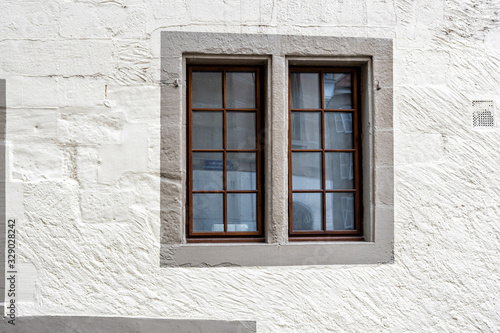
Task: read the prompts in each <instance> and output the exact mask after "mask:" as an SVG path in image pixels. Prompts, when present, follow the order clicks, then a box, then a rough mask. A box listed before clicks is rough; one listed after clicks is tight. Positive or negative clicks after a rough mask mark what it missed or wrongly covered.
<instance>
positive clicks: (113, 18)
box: [60, 2, 146, 38]
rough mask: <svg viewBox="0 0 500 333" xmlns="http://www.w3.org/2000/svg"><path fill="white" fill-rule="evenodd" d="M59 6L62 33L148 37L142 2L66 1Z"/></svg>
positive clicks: (71, 35) (82, 35)
mask: <svg viewBox="0 0 500 333" xmlns="http://www.w3.org/2000/svg"><path fill="white" fill-rule="evenodd" d="M60 7H61V9H60V10H61V23H60V25H61V28H60V32H61V36H62V37H66V38H89V37H95V38H104V37H108V38H109V37H120V38H143V37H145V34H146V28H145V25H146V23H145V22H146V20H145V9H144V8H143V7H141V6H136V5H124V4H123V5H120V4H119V3H118V2H99V3H96V4H92V3H83V2H76V3H75V2H67V3H63V4H61V6H60Z"/></svg>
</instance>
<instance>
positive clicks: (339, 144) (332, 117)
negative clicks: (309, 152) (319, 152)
mask: <svg viewBox="0 0 500 333" xmlns="http://www.w3.org/2000/svg"><path fill="white" fill-rule="evenodd" d="M325 146H326V149H352V148H354V145H353V141H352V113H351V112H325Z"/></svg>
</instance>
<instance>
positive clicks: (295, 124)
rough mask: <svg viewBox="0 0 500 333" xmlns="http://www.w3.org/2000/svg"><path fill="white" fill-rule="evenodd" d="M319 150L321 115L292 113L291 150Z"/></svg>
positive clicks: (317, 113)
mask: <svg viewBox="0 0 500 333" xmlns="http://www.w3.org/2000/svg"><path fill="white" fill-rule="evenodd" d="M318 148H321V113H320V112H292V149H318Z"/></svg>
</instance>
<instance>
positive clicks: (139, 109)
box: [107, 85, 182, 124]
mask: <svg viewBox="0 0 500 333" xmlns="http://www.w3.org/2000/svg"><path fill="white" fill-rule="evenodd" d="M180 89H182V88H180ZM107 97H108V100H109V101H110V103H111V105H112V107H113V110H116V111H120V112H124V113H126V114H127V119H128V120H129V121H130V122H149V123H151V124H158V123H159V121H160V120H159V119H160V88H159V87H158V85H154V86H153V85H133V86H121V85H110V86H108V94H107Z"/></svg>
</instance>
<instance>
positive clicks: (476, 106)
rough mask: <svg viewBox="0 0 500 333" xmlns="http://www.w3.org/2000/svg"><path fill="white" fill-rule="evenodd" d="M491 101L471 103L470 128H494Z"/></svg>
mask: <svg viewBox="0 0 500 333" xmlns="http://www.w3.org/2000/svg"><path fill="white" fill-rule="evenodd" d="M493 112H494V104H493V101H472V127H494V126H495V122H494V118H493Z"/></svg>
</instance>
